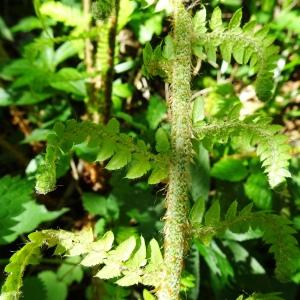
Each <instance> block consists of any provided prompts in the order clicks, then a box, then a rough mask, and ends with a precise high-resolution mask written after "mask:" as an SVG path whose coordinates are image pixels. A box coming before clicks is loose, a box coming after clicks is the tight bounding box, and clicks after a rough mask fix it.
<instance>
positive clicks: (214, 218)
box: [205, 200, 220, 226]
mask: <svg viewBox="0 0 300 300" xmlns="http://www.w3.org/2000/svg"><path fill="white" fill-rule="evenodd" d="M219 221H220V203H219V201H218V200H216V201H214V202H213V204H212V205H211V207H210V208H209V209H208V210H207V212H206V214H205V225H214V226H215V225H216V224H218V223H219Z"/></svg>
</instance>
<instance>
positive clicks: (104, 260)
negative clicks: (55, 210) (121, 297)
mask: <svg viewBox="0 0 300 300" xmlns="http://www.w3.org/2000/svg"><path fill="white" fill-rule="evenodd" d="M28 237H29V240H30V242H29V243H27V244H26V245H25V246H23V248H21V249H20V250H19V251H17V252H16V253H15V254H14V255H13V256H12V257H11V259H10V263H9V264H8V265H7V266H6V268H5V271H6V272H7V273H8V277H7V279H6V281H5V283H4V285H3V287H2V291H1V300H16V299H19V297H20V294H21V288H22V278H23V274H24V271H25V268H26V267H27V266H28V265H29V264H37V263H38V262H39V258H40V255H41V253H40V248H41V247H42V246H46V247H48V248H53V247H56V249H55V251H54V254H56V255H66V256H79V255H80V256H82V258H83V259H82V260H81V262H80V263H81V264H82V265H83V266H86V267H94V266H99V267H100V270H99V272H98V273H97V274H96V275H95V276H96V277H99V278H101V279H108V278H118V280H117V281H116V283H117V284H118V285H120V286H130V285H134V284H138V283H143V284H144V285H149V286H154V287H158V286H159V284H160V283H161V280H162V278H160V274H162V269H163V260H162V255H161V252H160V248H159V245H158V243H157V241H156V240H154V239H152V240H151V242H150V243H149V246H148V251H146V246H145V241H144V239H143V237H141V238H139V239H137V238H136V237H134V236H131V237H129V238H128V239H127V240H125V241H124V242H122V243H121V244H119V245H118V246H116V247H113V242H114V235H113V233H112V232H111V231H109V232H107V233H106V234H105V235H104V236H103V237H102V238H101V239H99V240H97V241H94V236H93V232H92V230H91V229H84V230H82V231H80V232H75V233H72V232H69V231H64V230H44V231H40V232H34V233H32V234H30V235H29V236H28Z"/></svg>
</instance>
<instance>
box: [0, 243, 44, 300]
mask: <svg viewBox="0 0 300 300" xmlns="http://www.w3.org/2000/svg"><path fill="white" fill-rule="evenodd" d="M39 257H40V247H39V245H37V244H35V243H32V242H30V243H28V244H26V245H25V246H24V247H23V248H21V249H20V250H19V251H17V252H16V253H14V255H13V256H12V257H11V258H10V263H9V264H8V265H7V266H6V267H5V272H7V273H8V274H9V275H8V277H7V279H6V281H5V283H4V284H3V286H2V289H1V295H0V299H1V300H16V299H19V297H20V295H21V293H20V290H21V288H22V285H23V274H24V272H25V269H26V267H27V266H28V265H31V264H36V263H37V262H38V261H39Z"/></svg>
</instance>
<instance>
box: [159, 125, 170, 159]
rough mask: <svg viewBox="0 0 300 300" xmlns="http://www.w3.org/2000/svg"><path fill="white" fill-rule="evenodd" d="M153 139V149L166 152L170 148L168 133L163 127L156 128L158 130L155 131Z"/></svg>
mask: <svg viewBox="0 0 300 300" xmlns="http://www.w3.org/2000/svg"><path fill="white" fill-rule="evenodd" d="M155 140H156V146H155V149H156V151H157V152H161V153H166V152H168V151H169V150H170V142H169V138H168V134H167V132H166V131H165V130H164V129H163V128H158V130H157V131H156V133H155Z"/></svg>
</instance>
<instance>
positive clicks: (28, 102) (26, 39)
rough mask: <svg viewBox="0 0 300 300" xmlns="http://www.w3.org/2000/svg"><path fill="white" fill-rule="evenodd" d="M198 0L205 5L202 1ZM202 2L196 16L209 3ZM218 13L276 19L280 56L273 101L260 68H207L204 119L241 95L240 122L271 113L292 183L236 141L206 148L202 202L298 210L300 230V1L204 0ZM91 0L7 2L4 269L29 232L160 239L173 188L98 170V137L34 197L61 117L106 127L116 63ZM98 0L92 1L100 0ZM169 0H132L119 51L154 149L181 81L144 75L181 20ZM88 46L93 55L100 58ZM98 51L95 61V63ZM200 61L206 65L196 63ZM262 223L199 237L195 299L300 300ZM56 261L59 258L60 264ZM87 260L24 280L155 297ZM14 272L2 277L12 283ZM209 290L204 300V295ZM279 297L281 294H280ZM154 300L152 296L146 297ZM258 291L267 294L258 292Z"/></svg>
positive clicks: (190, 294)
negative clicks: (282, 276) (278, 180)
mask: <svg viewBox="0 0 300 300" xmlns="http://www.w3.org/2000/svg"><path fill="white" fill-rule="evenodd" d="M190 2H192V1H190ZM194 2H196V4H195V3H194V4H195V5H194V6H193V3H187V5H191V11H193V9H195V8H197V7H199V5H200V4H199V3H197V1H194ZM201 2H202V4H203V5H205V6H206V8H207V10H208V11H210V12H211V11H212V10H213V8H214V7H216V6H220V7H221V8H222V11H223V17H224V18H225V19H228V20H229V19H230V17H231V16H232V14H233V13H234V12H235V11H236V10H237V9H238V8H240V7H242V9H243V15H244V17H243V23H244V22H246V21H248V20H249V19H255V20H257V22H258V23H259V24H266V25H268V26H269V27H270V30H271V33H272V35H274V37H275V38H276V44H277V45H279V46H280V49H281V52H280V59H279V61H278V66H277V69H276V74H275V77H274V80H275V82H276V91H275V94H274V96H273V98H272V99H271V100H270V101H269V102H267V103H262V102H260V101H259V100H258V99H257V97H256V96H255V91H254V88H253V86H252V85H251V81H252V80H251V76H252V74H251V70H250V69H249V67H247V66H243V67H239V68H237V66H236V65H234V64H233V65H231V66H230V65H228V64H227V63H225V62H224V61H218V64H219V66H218V68H212V67H211V66H210V65H209V64H207V63H203V65H202V66H201V71H200V73H199V75H197V76H195V78H194V80H193V91H194V92H195V94H196V93H199V95H200V94H201V95H203V97H204V98H205V102H204V104H203V114H204V115H205V116H208V117H210V116H215V117H218V116H220V117H221V116H222V117H224V116H226V114H228V112H229V110H230V108H231V107H232V106H234V105H235V104H238V103H240V104H241V105H242V106H241V107H242V110H241V116H242V117H243V116H247V115H249V114H253V113H255V112H258V111H259V112H262V113H263V114H264V115H265V116H269V117H272V118H274V122H275V123H278V124H281V125H283V126H284V132H285V134H287V135H288V137H289V140H290V144H291V145H292V154H293V159H292V161H291V166H290V171H291V172H292V175H293V176H292V178H290V179H288V182H287V184H286V185H285V186H282V187H280V188H279V189H278V190H275V191H272V190H271V189H270V188H269V185H268V182H267V179H266V176H265V174H264V173H263V172H262V170H261V167H260V163H259V161H258V159H257V158H256V157H255V156H254V152H253V149H251V148H249V147H248V146H247V145H245V147H244V148H243V149H237V147H236V145H235V143H234V141H232V142H231V144H229V145H221V146H218V147H215V148H214V149H213V150H212V151H211V152H210V153H209V154H208V152H207V151H206V150H205V149H204V148H203V146H202V145H201V144H199V143H195V144H194V150H195V153H196V154H197V157H196V160H195V163H194V164H193V165H192V166H191V172H192V195H191V196H192V199H193V201H196V200H197V199H198V198H199V197H200V196H201V197H203V199H205V201H206V202H207V205H208V206H209V205H210V203H211V202H212V201H214V200H216V199H218V200H220V203H221V207H223V208H226V207H228V205H229V203H231V202H232V201H233V200H238V201H239V203H241V206H243V205H245V204H247V203H248V202H249V201H250V202H253V203H254V206H255V208H256V209H257V210H274V211H276V212H278V213H279V214H282V215H285V216H287V217H289V218H290V219H291V220H292V221H293V224H294V227H295V228H296V229H297V230H300V157H299V148H300V130H299V128H300V118H299V116H300V110H299V106H300V92H299V91H300V51H299V50H300V3H299V1H297V0H277V1H276V0H260V1H259V0H258V1H255V0H245V1H243V0H222V1H217V0H213V1H201ZM88 3H89V1H87V0H83V1H80V0H61V1H52V0H49V1H42V2H40V1H35V4H36V5H37V4H39V9H38V14H36V12H35V9H34V5H33V3H32V1H31V0H1V2H0V12H1V16H0V38H1V39H0V176H1V177H2V178H1V179H0V203H1V210H0V245H1V259H0V263H1V268H2V267H4V265H5V264H6V263H7V261H8V258H9V257H10V255H11V252H12V251H15V250H16V249H18V248H19V247H20V245H22V243H23V242H24V239H26V237H25V234H27V233H29V232H31V231H33V230H35V229H37V228H63V229H69V230H76V229H81V228H82V227H84V226H88V225H89V226H93V227H94V228H95V233H96V234H97V235H99V236H101V235H102V234H103V233H104V231H106V230H107V229H112V230H113V231H114V232H115V233H116V237H117V240H118V241H123V240H125V239H126V238H127V237H128V236H130V235H132V234H136V235H139V234H143V236H144V237H145V238H146V239H150V238H151V237H155V238H157V239H160V238H161V237H160V233H161V230H162V222H161V221H160V220H161V217H162V215H163V212H164V206H163V202H162V199H163V197H164V195H165V190H166V189H165V185H164V184H161V185H159V186H156V187H152V186H149V185H148V184H147V183H146V181H145V182H144V181H143V180H139V181H128V180H127V179H126V178H124V176H125V174H124V172H123V171H118V172H115V173H113V174H110V173H108V172H107V171H106V170H105V169H104V166H103V164H93V160H94V157H95V153H93V151H92V149H90V148H88V147H87V145H86V144H81V145H79V146H77V147H76V151H75V152H76V155H75V156H74V157H69V156H68V157H65V159H63V160H62V161H61V162H60V166H59V177H60V179H59V182H58V186H57V189H56V190H55V191H54V192H52V193H50V194H48V195H45V196H41V195H35V194H34V193H33V179H34V176H35V174H36V170H37V164H38V162H39V161H40V159H41V155H42V152H43V149H44V145H45V141H46V139H47V134H48V133H49V132H51V130H52V127H53V125H54V123H55V122H56V121H58V120H61V121H65V120H68V119H72V118H75V119H77V120H80V119H82V120H86V119H92V120H94V121H97V122H102V121H103V118H105V116H103V107H104V106H105V91H104V83H103V82H105V76H106V74H107V70H108V68H109V65H107V62H108V55H109V45H108V42H107V37H108V32H109V25H108V23H107V22H103V21H94V20H91V19H90V17H89V16H90V13H89V9H88V10H87V12H86V11H85V10H84V9H83V8H84V7H86V5H89V4H88ZM88 7H89V6H88ZM169 8H170V5H169V3H168V0H158V1H157V0H144V1H138V0H121V8H120V11H119V18H118V26H117V29H116V30H117V39H116V47H115V53H114V70H115V74H114V77H113V85H112V98H111V99H112V109H111V115H110V117H115V118H117V119H118V120H119V121H120V122H121V124H122V129H123V131H125V132H127V133H129V134H130V135H132V136H133V137H135V136H139V137H141V138H142V139H144V140H145V141H146V143H147V144H149V145H155V138H156V132H157V129H158V128H163V129H164V130H165V131H168V130H169V128H168V124H167V113H166V112H167V103H166V101H165V100H164V99H165V98H166V94H167V93H168V88H167V87H166V86H165V84H164V83H162V81H161V80H159V79H158V78H146V77H145V75H144V73H143V68H142V65H143V62H142V50H143V48H144V46H145V44H146V43H147V42H149V41H151V43H152V44H153V45H158V44H160V43H161V41H162V38H163V37H165V36H166V34H167V33H168V31H169V30H170V28H171V24H170V18H169V13H170V11H169ZM87 52H88V53H87ZM88 57H89V58H90V60H89V59H88ZM194 64H195V68H197V67H200V66H198V65H197V61H194ZM259 235H260V233H259V232H257V231H253V230H252V231H249V232H248V233H247V234H243V235H238V234H232V233H231V234H229V233H228V235H226V237H225V240H223V241H222V242H221V241H218V240H216V241H214V242H213V243H212V244H211V245H210V246H209V247H203V245H202V244H200V243H197V242H195V243H194V245H193V247H192V250H191V253H190V254H189V256H188V258H187V264H186V266H185V269H186V271H185V273H184V276H183V279H182V291H183V295H184V297H185V299H191V300H192V299H220V300H223V299H236V298H237V297H238V296H239V295H240V294H244V295H246V296H247V295H251V294H252V293H253V292H257V293H271V292H278V293H279V294H278V295H279V296H280V297H282V298H283V299H287V300H292V299H299V298H300V290H299V287H298V286H299V284H300V272H299V273H298V274H296V275H295V276H294V277H293V278H291V282H290V283H285V284H283V283H279V282H278V281H277V280H276V279H275V277H274V275H273V271H274V261H273V258H272V256H271V255H270V254H269V253H268V249H267V247H265V246H264V245H263V244H261V242H258V241H257V240H256V238H257V237H258V236H259ZM47 257H48V258H47ZM92 275H93V273H92V272H88V271H87V270H84V269H83V268H82V267H80V266H79V265H78V261H76V259H74V258H72V259H65V260H61V259H53V258H50V253H48V256H47V253H46V258H45V259H42V264H41V265H39V266H32V267H30V269H29V270H28V272H27V273H26V276H25V287H24V298H25V299H27V300H29V299H30V300H34V299H47V300H50V299H55V300H63V299H107V300H108V299H116V300H119V299H142V290H141V288H140V287H135V288H130V289H127V288H121V287H117V286H115V285H114V284H113V283H112V282H108V283H107V282H103V281H100V280H96V279H94V278H93V277H92ZM3 279H4V275H3V273H2V275H1V278H0V282H2V281H3ZM199 291H201V294H199ZM279 296H277V295H275V296H274V295H273V296H272V295H271V296H270V298H266V296H265V298H260V296H259V294H257V297H256V298H255V299H280V298H278V297H279ZM145 299H147V298H145ZM253 299H254V298H253Z"/></svg>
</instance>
